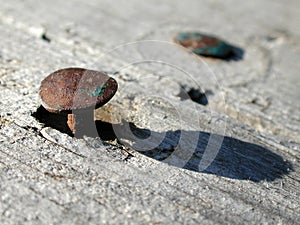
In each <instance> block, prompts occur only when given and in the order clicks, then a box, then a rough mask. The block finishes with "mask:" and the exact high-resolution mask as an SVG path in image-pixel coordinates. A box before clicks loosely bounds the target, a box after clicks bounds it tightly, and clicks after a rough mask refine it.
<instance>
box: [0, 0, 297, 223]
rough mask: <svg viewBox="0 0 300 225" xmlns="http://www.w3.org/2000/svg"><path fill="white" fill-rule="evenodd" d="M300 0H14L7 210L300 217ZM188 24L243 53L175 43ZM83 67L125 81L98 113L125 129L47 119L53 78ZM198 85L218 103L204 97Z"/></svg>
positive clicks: (6, 214) (101, 218)
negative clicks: (66, 126) (217, 53)
mask: <svg viewBox="0 0 300 225" xmlns="http://www.w3.org/2000/svg"><path fill="white" fill-rule="evenodd" d="M298 8H299V2H298V1H289V4H287V3H285V2H279V1H276V2H271V1H270V2H269V1H258V0H257V1H251V2H244V3H243V4H241V3H240V2H238V1H234V0H230V1H226V3H225V2H223V1H213V2H211V1H201V2H199V1H192V0H188V1H185V3H182V2H179V1H167V2H161V1H154V0H152V1H137V0H135V1H130V2H128V1H117V2H116V1H113V2H112V1H100V2H98V1H89V2H88V3H85V1H82V0H74V1H69V2H63V1H56V0H55V1H40V2H39V1H33V0H30V1H19V0H12V1H1V8H0V38H1V39H0V40H1V41H0V112H1V114H0V181H1V182H0V197H1V200H0V203H1V204H0V223H1V224H119V223H122V224H123V223H124V224H145V223H151V224H154V223H162V224H174V223H175V224H224V223H225V224H244V223H248V224H297V223H299V220H300V217H299V213H300V197H299V194H300V193H299V181H300V177H299V160H300V159H299V151H300V145H299V143H300V139H299V131H300V120H299V118H300V111H299V97H300V91H299V86H300V78H299V75H298V72H299V64H298V63H297V62H298V61H299V59H300V48H299V46H300V45H299V43H300V40H299V35H300V33H299V29H297V28H298V27H299V21H300V20H299V13H298V10H297V9H298ZM183 30H197V31H202V32H208V33H212V34H215V35H217V36H220V37H222V38H224V39H226V40H228V41H230V42H231V43H232V44H234V45H236V47H237V48H236V51H238V52H239V54H238V55H237V57H236V58H232V59H231V60H228V61H224V60H213V59H208V58H201V57H196V56H193V55H191V54H190V53H189V52H186V51H185V50H184V49H182V48H180V47H178V46H176V45H173V44H172V42H170V40H171V39H172V36H173V35H175V34H176V32H178V31H183ZM45 36H46V37H47V38H45ZM42 37H44V38H42ZM47 39H49V40H50V42H49V40H47ZM146 40H147V41H146ZM149 40H151V41H149ZM117 46H119V47H117ZM116 47H117V48H116ZM241 50H243V51H244V52H243V54H242V52H241ZM71 66H72V67H74V66H78V67H85V68H89V69H98V70H103V71H106V72H107V73H108V74H109V75H111V76H113V77H114V78H115V79H116V80H117V81H118V83H119V85H120V87H119V91H118V93H117V95H116V96H115V97H114V98H113V99H112V101H111V102H110V103H109V104H107V105H106V106H105V107H103V108H102V109H100V110H98V111H97V112H96V118H97V119H98V120H102V121H106V122H109V123H112V124H113V128H114V133H115V135H116V137H117V138H118V140H119V142H116V140H107V141H102V140H100V138H99V137H91V136H88V137H87V136H86V137H84V138H76V137H73V138H72V137H70V136H68V135H67V134H65V133H63V132H61V131H58V130H56V129H54V128H53V127H49V126H47V123H46V124H43V123H41V122H40V121H38V120H37V119H36V117H37V109H38V107H39V106H40V100H39V97H38V89H39V85H40V82H41V80H42V79H43V78H44V77H45V76H46V75H48V74H49V73H51V72H53V71H55V70H57V69H60V68H64V67H71ZM192 88H194V89H197V90H198V91H205V92H206V94H207V98H208V102H209V104H207V105H201V104H197V103H195V102H193V101H192V100H190V99H189V96H188V95H187V94H186V92H187V91H189V90H191V89H192ZM42 116H45V115H44V114H43V115H42ZM98 123H99V126H100V127H101V126H102V127H103V129H102V130H101V129H99V132H100V133H101V135H105V134H106V135H107V134H110V135H111V134H112V131H111V130H108V129H107V128H106V127H105V126H104V125H105V124H101V123H100V122H98ZM133 134H134V135H133ZM148 149H152V150H151V151H145V150H148ZM138 150H139V151H138ZM214 153H215V154H216V157H215V158H214ZM211 157H212V159H213V161H212V162H211V164H209V166H208V167H206V166H207V162H209V161H210V159H211ZM156 159H157V160H156Z"/></svg>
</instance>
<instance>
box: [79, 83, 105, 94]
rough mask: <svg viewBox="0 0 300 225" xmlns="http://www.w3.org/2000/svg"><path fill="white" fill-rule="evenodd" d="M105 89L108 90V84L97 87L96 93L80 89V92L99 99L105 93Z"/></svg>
mask: <svg viewBox="0 0 300 225" xmlns="http://www.w3.org/2000/svg"><path fill="white" fill-rule="evenodd" d="M105 89H106V84H104V85H103V86H100V85H99V86H97V87H96V89H95V90H94V91H91V90H87V89H79V91H80V92H84V93H86V94H87V95H89V96H91V97H99V96H101V95H102V94H103V93H104V91H105Z"/></svg>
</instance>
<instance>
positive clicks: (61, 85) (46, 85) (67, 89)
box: [39, 68, 118, 133]
mask: <svg viewBox="0 0 300 225" xmlns="http://www.w3.org/2000/svg"><path fill="white" fill-rule="evenodd" d="M117 89H118V84H117V82H116V80H114V79H113V78H111V77H109V76H107V75H106V74H104V73H102V72H99V71H94V70H87V69H82V68H66V69H61V70H58V71H55V72H53V73H51V74H50V75H49V76H47V77H46V78H45V79H44V80H43V81H42V83H41V87H40V90H39V94H40V97H41V100H42V106H43V107H44V108H45V109H46V110H47V111H49V112H52V113H59V114H66V115H68V126H69V128H70V129H71V131H72V132H73V133H75V130H76V126H77V125H76V123H75V115H73V112H75V111H76V112H84V113H86V115H87V114H90V115H93V113H94V109H96V108H99V107H101V106H103V105H104V104H106V103H107V102H108V101H109V100H110V99H111V98H112V97H113V96H114V95H115V93H116V91H117ZM90 117H91V118H93V116H90Z"/></svg>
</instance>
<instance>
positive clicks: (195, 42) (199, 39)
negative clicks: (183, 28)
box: [174, 32, 233, 58]
mask: <svg viewBox="0 0 300 225" xmlns="http://www.w3.org/2000/svg"><path fill="white" fill-rule="evenodd" d="M174 42H175V43H177V44H179V45H181V46H183V47H185V48H187V49H190V50H191V51H192V52H193V53H195V54H197V55H202V56H210V57H216V58H226V57H228V56H229V55H230V54H231V53H232V51H233V49H232V46H231V45H230V44H228V43H226V42H225V41H223V40H221V39H219V38H217V37H214V36H211V35H207V34H201V33H198V32H184V33H178V34H177V35H176V36H175V37H174Z"/></svg>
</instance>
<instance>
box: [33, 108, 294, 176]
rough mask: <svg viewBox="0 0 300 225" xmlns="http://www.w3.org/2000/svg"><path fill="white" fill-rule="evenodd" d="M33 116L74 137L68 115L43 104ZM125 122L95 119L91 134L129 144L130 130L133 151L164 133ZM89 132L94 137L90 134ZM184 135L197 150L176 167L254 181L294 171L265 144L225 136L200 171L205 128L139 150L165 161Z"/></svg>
mask: <svg viewBox="0 0 300 225" xmlns="http://www.w3.org/2000/svg"><path fill="white" fill-rule="evenodd" d="M33 116H34V117H35V118H37V119H38V120H39V121H40V122H42V123H44V124H45V126H50V127H52V128H55V129H57V130H59V131H61V132H64V133H67V134H69V135H70V136H72V133H71V131H70V129H69V128H68V126H67V118H66V116H65V115H59V114H53V113H49V112H47V111H46V110H45V109H44V108H43V107H40V108H38V110H37V111H36V112H35V113H33ZM126 123H127V122H126V121H124V122H123V123H122V124H115V125H113V124H110V123H106V122H102V121H95V125H96V128H97V132H98V134H93V135H92V137H96V136H99V137H100V138H101V139H102V140H104V141H107V140H115V139H118V140H119V142H120V144H124V145H126V144H125V143H122V142H121V141H120V140H122V138H126V137H128V133H131V134H132V135H133V136H134V139H135V140H131V141H132V142H133V144H132V145H130V146H128V147H131V148H132V149H133V150H139V149H138V148H137V144H140V143H143V140H146V139H147V138H149V137H150V136H152V135H153V136H157V137H160V136H162V135H164V134H161V133H157V132H154V131H151V130H149V129H145V128H142V129H141V128H138V127H137V126H135V125H134V124H133V123H127V125H129V126H128V127H129V128H126V129H124V127H125V126H124V124H126ZM116 129H118V130H119V131H120V130H121V131H122V129H123V130H124V132H123V131H122V132H118V135H116V134H115V130H116ZM86 135H87V136H91V135H90V134H86ZM182 135H184V136H185V137H194V139H195V140H190V141H193V142H195V143H196V144H195V146H196V147H195V149H188V150H187V152H186V154H190V152H191V151H192V154H191V157H189V158H188V159H187V160H185V162H184V164H182V161H181V162H180V161H178V164H177V163H176V161H175V163H174V162H172V163H171V165H173V166H177V167H182V168H184V169H187V170H192V171H196V172H202V173H209V174H216V175H218V176H223V177H228V178H232V179H240V180H251V181H254V182H259V181H273V180H275V179H278V178H281V177H282V176H284V175H286V174H288V173H289V171H292V170H293V168H292V165H291V164H290V163H289V162H287V161H284V160H283V158H282V157H281V156H280V155H278V154H276V153H274V152H272V151H270V150H268V149H267V148H265V147H262V146H260V145H257V144H253V143H249V142H245V141H241V140H238V139H235V138H231V137H224V139H223V142H222V143H221V147H220V149H219V151H218V153H217V155H216V157H215V158H214V160H213V161H212V163H211V164H210V165H209V166H208V167H207V168H206V169H205V170H203V171H200V170H199V164H200V161H201V159H202V157H203V154H204V152H205V150H206V147H207V144H208V141H209V138H210V136H211V135H212V134H210V133H206V132H203V131H185V130H177V131H167V132H166V133H165V136H163V139H162V141H161V142H160V143H159V144H157V146H152V147H149V148H148V147H147V146H144V147H145V148H146V149H147V150H146V151H140V153H141V154H144V155H146V156H148V157H151V158H153V159H156V160H159V161H163V160H165V159H167V158H168V157H170V156H172V154H173V152H174V150H175V149H176V147H177V146H178V143H179V141H180V138H182ZM138 142H140V143H138ZM181 149H183V150H181V151H183V152H181V154H183V155H185V152H184V151H185V150H184V147H183V148H181Z"/></svg>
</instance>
